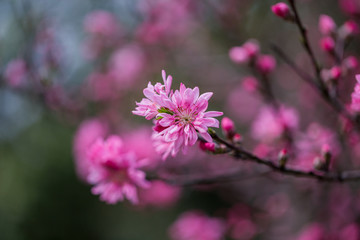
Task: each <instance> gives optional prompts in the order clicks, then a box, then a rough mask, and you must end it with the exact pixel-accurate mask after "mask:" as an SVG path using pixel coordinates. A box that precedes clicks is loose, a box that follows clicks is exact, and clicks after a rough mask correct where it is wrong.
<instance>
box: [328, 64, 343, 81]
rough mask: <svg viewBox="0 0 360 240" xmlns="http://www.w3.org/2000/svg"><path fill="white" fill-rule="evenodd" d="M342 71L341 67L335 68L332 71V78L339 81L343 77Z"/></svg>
mask: <svg viewBox="0 0 360 240" xmlns="http://www.w3.org/2000/svg"><path fill="white" fill-rule="evenodd" d="M341 74H342V70H341V67H339V66H334V67H332V68H331V69H330V77H331V78H332V79H334V80H337V79H339V78H340V77H341Z"/></svg>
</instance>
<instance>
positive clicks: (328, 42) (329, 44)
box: [320, 36, 335, 52]
mask: <svg viewBox="0 0 360 240" xmlns="http://www.w3.org/2000/svg"><path fill="white" fill-rule="evenodd" d="M320 47H321V49H322V50H323V51H325V52H332V51H334V49H335V41H334V39H333V38H332V37H329V36H327V37H323V38H321V40H320Z"/></svg>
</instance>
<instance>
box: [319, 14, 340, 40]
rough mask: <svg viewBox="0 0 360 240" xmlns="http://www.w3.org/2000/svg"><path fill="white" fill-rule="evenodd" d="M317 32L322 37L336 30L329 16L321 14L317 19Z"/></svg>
mask: <svg viewBox="0 0 360 240" xmlns="http://www.w3.org/2000/svg"><path fill="white" fill-rule="evenodd" d="M319 30H320V32H321V33H322V34H324V35H331V34H332V33H334V32H335V30H336V24H335V22H334V20H333V19H332V18H331V17H330V16H328V15H324V14H323V15H321V16H320V18H319Z"/></svg>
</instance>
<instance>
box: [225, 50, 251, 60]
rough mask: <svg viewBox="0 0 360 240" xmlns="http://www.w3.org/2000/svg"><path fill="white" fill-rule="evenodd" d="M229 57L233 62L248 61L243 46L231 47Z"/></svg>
mask: <svg viewBox="0 0 360 240" xmlns="http://www.w3.org/2000/svg"><path fill="white" fill-rule="evenodd" d="M229 57H230V59H231V60H232V61H233V62H234V63H238V64H243V63H246V62H248V61H249V55H248V52H247V51H246V50H245V48H243V47H232V48H231V49H230V51H229Z"/></svg>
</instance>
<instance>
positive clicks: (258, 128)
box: [251, 107, 298, 142]
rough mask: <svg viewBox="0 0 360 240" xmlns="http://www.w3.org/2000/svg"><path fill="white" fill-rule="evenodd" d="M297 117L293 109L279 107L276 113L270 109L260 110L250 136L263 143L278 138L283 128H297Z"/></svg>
mask: <svg viewBox="0 0 360 240" xmlns="http://www.w3.org/2000/svg"><path fill="white" fill-rule="evenodd" d="M297 126H298V116H297V113H296V112H295V110H294V109H291V108H285V107H281V108H280V110H279V111H278V112H277V111H276V110H274V109H273V108H271V107H264V108H262V109H261V110H260V113H259V115H258V117H257V118H256V119H255V121H254V123H253V125H252V128H251V131H252V136H253V137H254V138H255V139H257V140H261V141H264V142H271V141H273V140H274V139H277V138H280V137H281V136H282V134H283V132H284V130H285V128H292V129H294V128H297Z"/></svg>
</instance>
